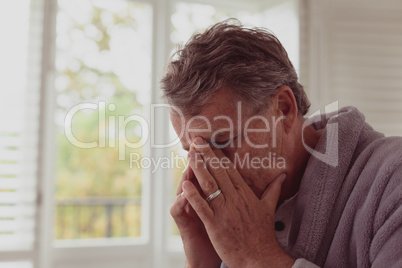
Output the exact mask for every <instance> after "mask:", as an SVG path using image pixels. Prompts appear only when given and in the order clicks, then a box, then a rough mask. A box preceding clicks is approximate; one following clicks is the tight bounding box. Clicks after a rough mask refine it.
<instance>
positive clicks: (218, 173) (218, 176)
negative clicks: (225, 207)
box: [194, 137, 234, 194]
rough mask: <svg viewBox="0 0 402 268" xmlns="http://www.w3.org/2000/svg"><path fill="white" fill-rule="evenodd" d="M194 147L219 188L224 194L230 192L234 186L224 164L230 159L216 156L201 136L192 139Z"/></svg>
mask: <svg viewBox="0 0 402 268" xmlns="http://www.w3.org/2000/svg"><path fill="white" fill-rule="evenodd" d="M194 149H196V150H197V151H198V152H200V153H201V154H202V157H203V159H204V161H205V163H206V167H207V170H208V171H209V173H210V174H211V175H212V177H213V178H215V181H216V183H217V184H218V186H219V188H220V189H221V190H222V191H224V192H225V193H226V194H232V191H234V187H233V185H232V183H231V180H230V178H229V175H228V174H227V170H226V169H227V167H226V166H227V164H228V162H230V160H229V159H228V158H227V157H225V158H221V157H218V156H216V155H215V152H214V151H213V150H212V148H211V147H210V146H209V144H208V143H207V142H206V141H204V139H202V138H201V137H197V138H196V139H195V140H194ZM225 160H227V161H225Z"/></svg>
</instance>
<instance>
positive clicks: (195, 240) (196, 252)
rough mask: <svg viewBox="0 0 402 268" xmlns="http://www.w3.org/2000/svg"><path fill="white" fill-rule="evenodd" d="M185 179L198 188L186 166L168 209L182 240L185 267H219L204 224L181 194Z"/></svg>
mask: <svg viewBox="0 0 402 268" xmlns="http://www.w3.org/2000/svg"><path fill="white" fill-rule="evenodd" d="M186 180H188V181H190V180H192V181H193V183H194V185H196V186H197V187H198V188H199V185H198V183H197V181H196V179H195V177H194V173H193V171H192V169H191V167H188V168H187V170H186V171H185V172H184V173H183V176H182V178H181V180H180V182H179V186H178V188H177V198H176V201H175V202H174V203H173V205H172V208H171V209H170V214H171V215H172V217H173V219H174V220H175V222H176V224H177V227H178V228H179V231H180V236H181V238H182V240H183V244H184V251H185V253H186V258H187V267H188V268H190V267H191V268H204V267H205V268H215V267H216V268H219V267H220V264H221V262H222V261H221V259H220V258H219V256H218V254H217V253H216V251H215V249H214V248H213V246H212V244H211V241H210V240H209V237H208V235H207V232H206V230H205V227H204V224H203V223H202V221H201V220H200V218H199V217H198V215H197V213H195V211H194V210H193V208H192V207H191V205H190V204H189V203H188V201H187V199H186V198H185V197H184V195H183V194H182V184H183V182H184V181H186ZM199 189H200V188H199Z"/></svg>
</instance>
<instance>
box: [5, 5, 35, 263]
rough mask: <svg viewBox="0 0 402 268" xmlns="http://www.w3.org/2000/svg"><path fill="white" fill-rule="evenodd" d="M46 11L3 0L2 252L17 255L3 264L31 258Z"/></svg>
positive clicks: (27, 260)
mask: <svg viewBox="0 0 402 268" xmlns="http://www.w3.org/2000/svg"><path fill="white" fill-rule="evenodd" d="M42 13H43V3H42V1H41V0H32V1H29V0H24V1H21V0H19V1H7V2H6V1H2V2H1V3H0V29H1V30H0V34H1V42H0V58H1V60H0V85H1V89H0V118H1V120H0V254H1V255H0V256H7V254H8V256H13V257H9V258H7V259H6V261H7V262H4V261H5V258H4V257H3V258H1V257H0V267H3V266H2V265H5V266H6V267H31V265H32V263H33V259H32V258H33V256H34V254H33V252H34V247H33V244H34V240H35V221H36V210H37V208H36V192H37V190H36V189H37V165H38V161H37V159H38V136H39V129H38V126H39V108H40V107H39V106H40V105H39V97H40V76H41V51H42V26H43V23H42V22H43V14H42ZM12 252H14V253H12ZM16 252H17V253H16ZM18 252H19V253H20V255H18ZM18 256H21V259H18ZM13 258H14V259H13Z"/></svg>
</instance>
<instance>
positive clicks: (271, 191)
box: [261, 174, 286, 211]
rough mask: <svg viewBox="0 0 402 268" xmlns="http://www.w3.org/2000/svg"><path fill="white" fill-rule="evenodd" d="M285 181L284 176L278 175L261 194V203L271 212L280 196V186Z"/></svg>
mask: <svg viewBox="0 0 402 268" xmlns="http://www.w3.org/2000/svg"><path fill="white" fill-rule="evenodd" d="M285 179H286V174H282V175H280V176H279V177H278V178H276V179H275V180H274V181H273V182H272V183H271V184H270V185H269V186H268V187H267V189H266V190H265V192H264V193H263V194H262V197H261V201H263V202H264V203H265V204H266V206H267V207H268V208H269V209H270V210H271V211H275V209H276V205H277V204H278V200H279V196H280V195H281V188H282V184H283V182H284V181H285Z"/></svg>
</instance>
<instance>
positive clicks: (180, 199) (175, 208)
mask: <svg viewBox="0 0 402 268" xmlns="http://www.w3.org/2000/svg"><path fill="white" fill-rule="evenodd" d="M187 204H188V201H187V199H186V198H185V197H184V194H179V195H178V196H177V197H176V200H175V201H174V202H173V205H172V207H171V208H170V215H172V217H173V218H174V219H175V221H176V220H177V219H179V218H180V217H181V216H182V215H183V213H184V212H185V211H184V207H185V206H186V205H187Z"/></svg>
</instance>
